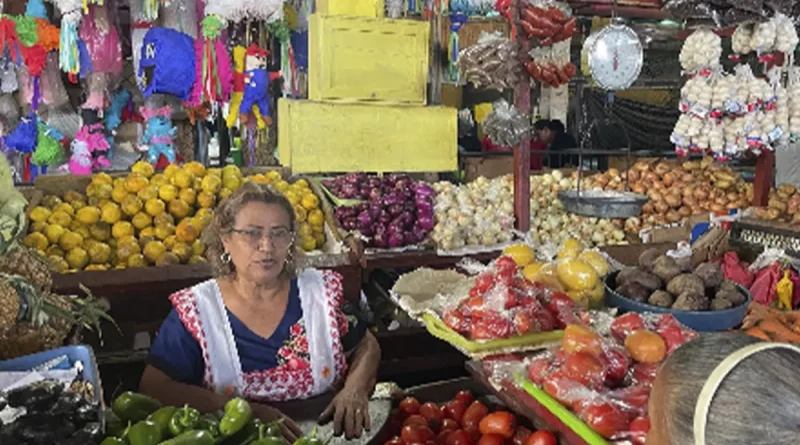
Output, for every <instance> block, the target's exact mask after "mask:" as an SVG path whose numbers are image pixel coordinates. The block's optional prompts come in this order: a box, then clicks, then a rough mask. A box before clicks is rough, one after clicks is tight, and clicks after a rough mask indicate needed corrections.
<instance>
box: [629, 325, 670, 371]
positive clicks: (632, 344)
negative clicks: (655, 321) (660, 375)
mask: <svg viewBox="0 0 800 445" xmlns="http://www.w3.org/2000/svg"><path fill="white" fill-rule="evenodd" d="M625 349H627V350H628V353H629V354H630V355H631V357H632V358H633V359H634V360H636V361H637V362H641V363H659V362H661V360H664V358H665V357H666V356H667V344H666V343H665V342H664V339H663V338H661V336H660V335H658V334H656V333H655V332H653V331H648V330H646V329H640V330H638V331H635V332H634V333H632V334H630V335H628V336H627V337H626V338H625Z"/></svg>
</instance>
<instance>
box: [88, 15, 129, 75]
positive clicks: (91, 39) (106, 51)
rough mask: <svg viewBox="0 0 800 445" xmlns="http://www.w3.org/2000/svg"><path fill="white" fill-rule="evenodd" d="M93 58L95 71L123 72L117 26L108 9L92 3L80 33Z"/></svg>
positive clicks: (93, 69) (115, 73) (117, 73)
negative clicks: (111, 20)
mask: <svg viewBox="0 0 800 445" xmlns="http://www.w3.org/2000/svg"><path fill="white" fill-rule="evenodd" d="M78 35H79V36H80V38H81V40H82V41H83V43H84V45H86V51H87V52H88V54H89V56H90V57H91V59H92V72H93V73H107V74H114V75H119V74H121V73H122V48H121V46H120V42H119V34H118V33H117V28H116V26H114V24H113V23H111V22H110V18H109V16H108V9H106V8H105V7H103V6H95V5H92V6H90V7H89V13H88V14H86V15H85V16H84V18H83V22H81V26H80V30H79V34H78Z"/></svg>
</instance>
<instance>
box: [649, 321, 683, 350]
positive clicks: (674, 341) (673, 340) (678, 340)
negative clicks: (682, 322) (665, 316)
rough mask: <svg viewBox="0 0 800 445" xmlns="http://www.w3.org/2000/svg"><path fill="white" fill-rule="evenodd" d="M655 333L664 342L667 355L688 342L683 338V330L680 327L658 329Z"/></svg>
mask: <svg viewBox="0 0 800 445" xmlns="http://www.w3.org/2000/svg"><path fill="white" fill-rule="evenodd" d="M656 332H658V335H660V336H661V338H662V339H663V340H664V343H665V344H666V345H667V355H670V354H672V353H673V352H674V351H675V350H676V349H678V348H680V347H681V346H683V345H684V343H686V342H687V341H688V339H686V338H684V335H683V329H681V328H680V326H667V327H664V328H659V329H658V330H657V331H656Z"/></svg>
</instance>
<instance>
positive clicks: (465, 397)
mask: <svg viewBox="0 0 800 445" xmlns="http://www.w3.org/2000/svg"><path fill="white" fill-rule="evenodd" d="M455 400H458V401H460V402H464V404H465V405H466V406H469V404H470V403H472V401H473V400H475V396H473V395H472V393H471V392H469V391H459V392H458V394H456V397H455Z"/></svg>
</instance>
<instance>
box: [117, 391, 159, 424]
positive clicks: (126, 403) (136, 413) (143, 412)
mask: <svg viewBox="0 0 800 445" xmlns="http://www.w3.org/2000/svg"><path fill="white" fill-rule="evenodd" d="M159 408H161V402H159V401H158V400H155V399H153V398H150V397H147V396H146V395H143V394H137V393H134V392H130V391H128V392H124V393H122V394H121V395H120V396H119V397H117V398H116V400H114V403H112V404H111V410H112V411H114V414H116V415H117V416H119V418H120V419H122V421H123V422H134V423H135V422H141V421H142V420H145V419H147V416H149V415H150V414H153V412H155V410H157V409H159Z"/></svg>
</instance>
